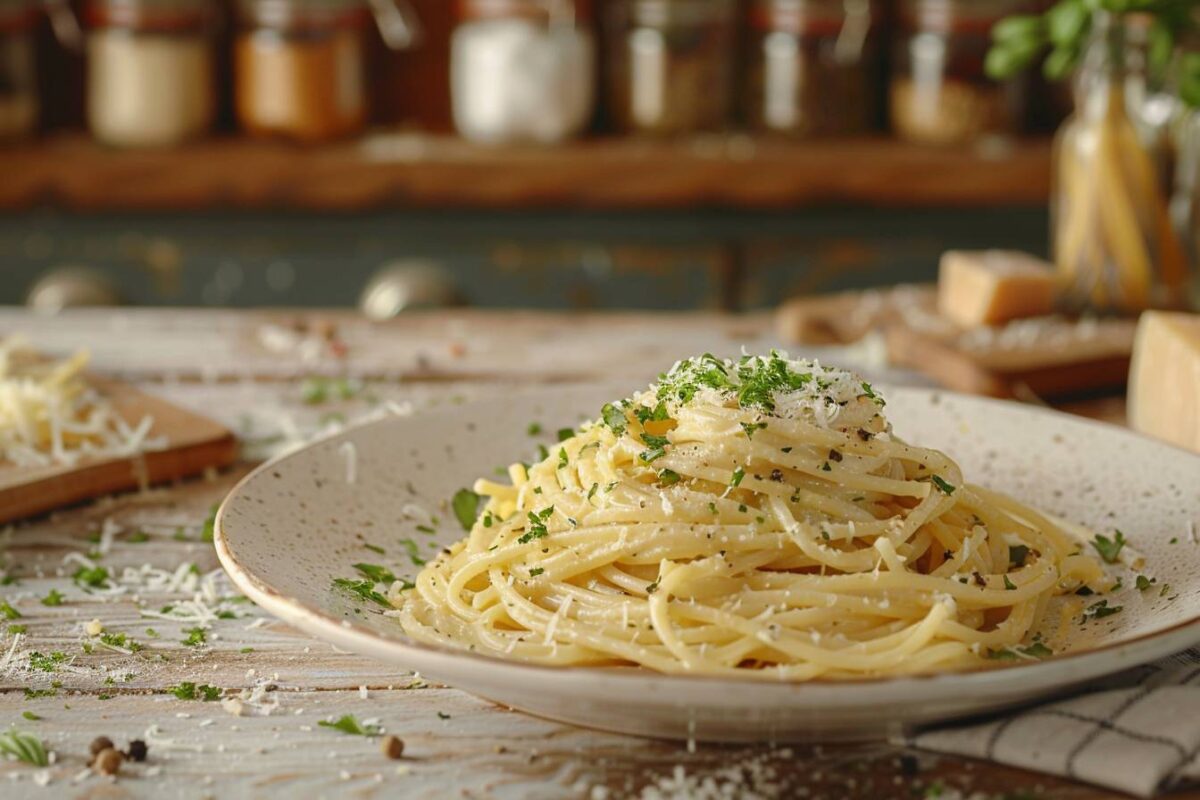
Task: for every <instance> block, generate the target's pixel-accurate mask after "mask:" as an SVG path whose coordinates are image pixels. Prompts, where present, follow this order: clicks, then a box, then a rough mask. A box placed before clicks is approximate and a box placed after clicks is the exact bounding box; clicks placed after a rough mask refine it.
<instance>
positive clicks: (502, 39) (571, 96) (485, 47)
mask: <svg viewBox="0 0 1200 800" xmlns="http://www.w3.org/2000/svg"><path fill="white" fill-rule="evenodd" d="M588 11H589V9H588V7H587V4H585V3H581V2H578V0H459V3H458V18H459V23H458V26H457V27H456V29H455V31H454V35H453V37H452V40H451V46H450V52H451V56H450V86H451V91H450V94H451V102H452V109H453V113H454V124H455V127H456V128H457V129H458V131H459V133H460V134H462V135H463V136H464V137H466V138H468V139H473V140H476V141H481V142H509V141H533V142H540V143H554V142H560V141H563V140H564V139H567V138H569V137H571V136H574V135H575V134H578V133H579V132H580V131H581V130H583V128H584V127H585V126H586V125H587V122H588V120H589V119H590V118H591V116H592V112H593V107H594V104H595V82H596V70H595V63H596V45H595V36H594V34H593V32H592V24H591V17H590V14H589V13H588Z"/></svg>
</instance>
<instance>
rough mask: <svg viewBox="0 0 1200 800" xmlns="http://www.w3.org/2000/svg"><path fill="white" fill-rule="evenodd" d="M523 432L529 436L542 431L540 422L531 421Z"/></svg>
mask: <svg viewBox="0 0 1200 800" xmlns="http://www.w3.org/2000/svg"><path fill="white" fill-rule="evenodd" d="M525 432H526V433H527V434H529V435H530V436H537V435H538V434H540V433H541V432H542V424H541V423H540V422H531V423H529V427H528V428H526V429H525Z"/></svg>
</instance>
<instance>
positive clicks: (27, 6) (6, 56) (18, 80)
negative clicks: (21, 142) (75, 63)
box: [0, 0, 38, 142]
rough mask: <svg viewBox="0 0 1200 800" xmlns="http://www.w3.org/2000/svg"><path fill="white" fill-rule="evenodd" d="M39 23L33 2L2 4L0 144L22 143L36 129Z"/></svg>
mask: <svg viewBox="0 0 1200 800" xmlns="http://www.w3.org/2000/svg"><path fill="white" fill-rule="evenodd" d="M36 19H37V16H36V10H35V7H34V4H33V3H32V2H31V1H30V0H0V142H6V141H13V140H16V139H22V138H24V137H26V136H28V135H29V134H31V133H32V132H33V129H34V127H35V126H36V125H37V118H38V93H37V72H36V62H35V57H34V39H33V33H34V22H35V21H36Z"/></svg>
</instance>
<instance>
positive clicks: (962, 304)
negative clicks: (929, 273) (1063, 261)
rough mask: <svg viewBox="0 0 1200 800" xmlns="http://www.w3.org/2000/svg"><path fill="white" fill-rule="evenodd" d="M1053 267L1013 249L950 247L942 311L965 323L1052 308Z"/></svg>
mask: <svg viewBox="0 0 1200 800" xmlns="http://www.w3.org/2000/svg"><path fill="white" fill-rule="evenodd" d="M1057 297H1058V280H1057V278H1056V276H1055V273H1054V267H1052V266H1051V265H1050V264H1048V263H1046V262H1045V261H1042V260H1041V259H1039V258H1034V257H1033V256H1031V255H1028V254H1026V253H1019V252H1015V251H1012V250H980V251H968V250H951V251H949V252H947V253H946V254H945V255H943V256H942V264H941V271H940V272H939V275H938V311H939V312H940V313H941V314H942V316H944V317H946V318H947V319H950V320H953V321H954V322H956V323H958V324H959V325H961V326H963V327H964V328H974V327H978V326H980V325H998V324H1000V323H1002V322H1008V321H1009V320H1013V319H1021V318H1023V317H1040V316H1043V315H1045V314H1050V313H1053V311H1054V305H1055V301H1056V300H1057Z"/></svg>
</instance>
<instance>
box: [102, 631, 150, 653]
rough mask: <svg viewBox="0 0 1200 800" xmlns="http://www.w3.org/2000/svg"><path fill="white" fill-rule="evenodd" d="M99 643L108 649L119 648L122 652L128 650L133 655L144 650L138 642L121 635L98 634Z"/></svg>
mask: <svg viewBox="0 0 1200 800" xmlns="http://www.w3.org/2000/svg"><path fill="white" fill-rule="evenodd" d="M100 641H101V642H103V643H104V644H106V645H108V646H109V647H119V648H120V649H122V650H129V651H130V652H133V653H136V652H138V651H140V650H144V649H145V647H144V646H143V645H142V644H141V643H140V642H136V641H134V640H133V639H130V638H129V637H128V636H126V635H125V634H123V633H107V632H106V633H102V634H100Z"/></svg>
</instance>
